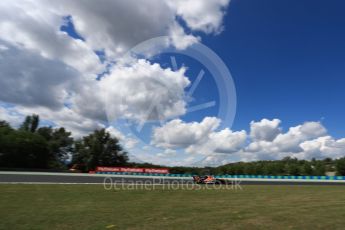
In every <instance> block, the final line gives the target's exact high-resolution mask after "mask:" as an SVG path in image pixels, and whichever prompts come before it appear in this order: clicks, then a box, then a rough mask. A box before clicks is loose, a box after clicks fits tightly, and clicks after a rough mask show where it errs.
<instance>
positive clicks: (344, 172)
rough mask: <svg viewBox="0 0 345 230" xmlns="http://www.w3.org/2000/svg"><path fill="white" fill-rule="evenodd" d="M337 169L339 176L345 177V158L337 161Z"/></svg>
mask: <svg viewBox="0 0 345 230" xmlns="http://www.w3.org/2000/svg"><path fill="white" fill-rule="evenodd" d="M336 169H337V175H339V176H345V157H343V158H340V159H339V160H337V162H336Z"/></svg>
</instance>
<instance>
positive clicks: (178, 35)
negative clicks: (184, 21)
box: [169, 23, 200, 50]
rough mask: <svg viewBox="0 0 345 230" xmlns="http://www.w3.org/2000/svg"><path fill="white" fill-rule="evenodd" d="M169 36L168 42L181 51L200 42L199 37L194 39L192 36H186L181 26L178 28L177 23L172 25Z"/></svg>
mask: <svg viewBox="0 0 345 230" xmlns="http://www.w3.org/2000/svg"><path fill="white" fill-rule="evenodd" d="M169 35H170V42H171V43H172V44H173V45H174V46H175V47H176V48H177V49H181V50H183V49H185V48H187V47H188V46H191V45H193V44H194V43H197V42H199V41H200V37H195V36H193V35H186V34H185V32H184V30H183V28H182V26H180V25H179V24H177V23H174V24H173V25H172V27H171V29H170V34H169Z"/></svg>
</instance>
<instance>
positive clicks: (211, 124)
mask: <svg viewBox="0 0 345 230" xmlns="http://www.w3.org/2000/svg"><path fill="white" fill-rule="evenodd" d="M219 124H220V120H219V119H217V118H215V117H206V118H204V119H203V120H202V121H201V122H191V123H185V122H183V121H181V120H179V119H175V120H172V121H170V122H168V123H167V124H165V125H164V126H162V127H159V128H156V129H154V130H153V136H152V143H153V144H154V145H156V146H158V147H164V148H185V151H186V152H188V153H194V154H204V155H207V154H211V153H233V152H236V151H238V150H239V149H240V148H241V147H242V146H243V145H244V143H245V141H246V138H247V135H246V132H245V131H239V132H232V131H231V130H229V129H223V130H221V131H216V129H217V128H218V126H219Z"/></svg>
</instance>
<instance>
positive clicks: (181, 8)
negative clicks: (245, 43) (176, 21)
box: [167, 0, 230, 33]
mask: <svg viewBox="0 0 345 230" xmlns="http://www.w3.org/2000/svg"><path fill="white" fill-rule="evenodd" d="M167 2H168V4H169V5H170V7H171V8H173V9H175V10H176V14H177V15H178V16H180V17H182V19H183V20H184V21H185V22H186V24H187V26H188V27H189V28H191V29H192V30H199V31H203V32H205V33H218V32H220V31H221V30H222V20H223V17H224V14H225V8H226V7H227V6H228V4H229V2H230V0H212V1H209V0H167Z"/></svg>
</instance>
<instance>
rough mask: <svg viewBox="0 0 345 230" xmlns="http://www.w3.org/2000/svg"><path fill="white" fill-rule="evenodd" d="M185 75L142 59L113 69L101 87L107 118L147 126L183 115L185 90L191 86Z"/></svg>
mask: <svg viewBox="0 0 345 230" xmlns="http://www.w3.org/2000/svg"><path fill="white" fill-rule="evenodd" d="M184 74H185V69H184V68H181V69H180V70H178V71H175V72H174V71H172V70H171V69H170V68H167V69H163V68H161V67H160V65H158V64H151V63H150V62H148V61H146V60H143V59H140V60H138V61H136V62H135V63H133V64H132V65H131V66H119V67H116V68H114V69H113V71H112V73H111V74H110V75H109V76H106V77H104V78H103V79H102V80H101V81H100V83H99V85H100V89H101V92H100V95H102V97H103V98H104V99H105V106H106V108H107V114H108V117H109V118H110V119H111V120H113V119H117V118H126V119H131V120H135V121H138V122H145V121H148V120H164V119H168V118H172V117H176V116H179V115H182V114H184V113H185V112H186V108H185V106H186V103H185V101H184V100H183V98H184V88H185V87H187V86H188V85H189V84H190V81H189V80H188V78H187V77H186V76H185V75H184Z"/></svg>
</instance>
